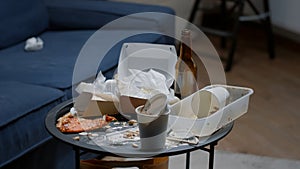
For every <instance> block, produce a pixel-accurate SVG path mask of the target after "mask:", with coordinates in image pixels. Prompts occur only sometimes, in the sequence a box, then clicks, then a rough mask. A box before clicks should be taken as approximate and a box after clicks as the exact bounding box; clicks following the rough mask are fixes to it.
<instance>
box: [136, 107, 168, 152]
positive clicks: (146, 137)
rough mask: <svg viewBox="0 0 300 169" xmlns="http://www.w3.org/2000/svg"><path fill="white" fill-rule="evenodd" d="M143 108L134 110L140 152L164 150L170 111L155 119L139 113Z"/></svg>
mask: <svg viewBox="0 0 300 169" xmlns="http://www.w3.org/2000/svg"><path fill="white" fill-rule="evenodd" d="M142 107H143V106H139V107H138V108H136V113H137V118H138V120H137V121H138V123H139V130H140V141H141V150H142V151H158V150H161V149H164V148H165V143H166V137H167V128H168V119H169V114H170V109H169V108H168V109H166V111H165V112H164V113H162V114H161V115H160V116H156V117H155V118H153V116H152V117H150V116H149V115H146V116H143V115H142V114H141V113H140V112H141V109H142Z"/></svg>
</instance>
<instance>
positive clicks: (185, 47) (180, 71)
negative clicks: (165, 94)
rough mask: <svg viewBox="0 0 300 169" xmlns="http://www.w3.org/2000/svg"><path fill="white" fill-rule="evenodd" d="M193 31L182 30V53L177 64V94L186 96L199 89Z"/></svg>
mask: <svg viewBox="0 0 300 169" xmlns="http://www.w3.org/2000/svg"><path fill="white" fill-rule="evenodd" d="M191 46H192V40H191V31H190V30H188V29H184V30H182V32H181V42H180V54H179V57H178V60H177V63H176V66H175V71H176V74H175V76H176V77H175V84H174V91H175V95H176V96H178V97H181V98H185V97H187V96H189V95H190V94H192V93H194V92H196V91H197V66H196V64H195V62H194V61H193V58H192V49H191Z"/></svg>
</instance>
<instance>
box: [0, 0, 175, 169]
mask: <svg viewBox="0 0 300 169" xmlns="http://www.w3.org/2000/svg"><path fill="white" fill-rule="evenodd" d="M43 1H47V2H46V4H44V2H43ZM138 12H163V13H168V14H174V11H173V10H172V9H170V8H166V7H161V6H153V5H140V4H133V3H123V2H111V1H99V0H27V1H25V0H21V1H19V0H1V1H0V22H1V23H0V168H1V169H2V168H3V169H19V168H30V169H38V168H46V169H61V168H74V152H73V151H72V149H71V147H70V146H66V145H65V144H64V143H61V142H60V141H58V140H54V139H53V138H52V137H51V136H50V135H49V133H48V132H47V131H46V129H45V126H44V119H45V116H46V114H47V113H48V112H49V110H50V109H51V108H53V107H54V106H55V105H57V104H58V103H61V102H62V101H64V100H66V99H70V98H71V97H72V95H71V93H72V89H71V87H72V85H73V82H72V77H73V71H74V70H73V69H74V66H75V62H76V60H77V59H78V58H77V56H78V55H79V53H80V51H81V48H82V47H83V46H84V44H85V42H86V41H87V40H88V39H89V38H90V36H91V35H92V34H93V33H94V32H95V31H96V30H97V29H98V28H99V27H101V26H103V25H105V24H107V23H108V22H111V21H113V20H114V19H118V18H120V17H123V16H126V15H129V14H133V13H138ZM127 21H128V22H127ZM132 23H134V24H132ZM132 25H133V26H134V30H135V31H137V30H138V31H141V32H142V33H143V34H140V35H135V36H131V37H129V38H126V37H124V38H123V39H118V38H120V37H119V35H121V34H124V32H125V33H126V32H130V31H133V28H132ZM136 25H138V27H137V26H136ZM128 26H129V27H128ZM173 26H174V23H173V20H172V19H171V20H169V19H167V18H166V17H164V16H158V17H149V16H146V17H132V18H130V19H129V20H126V21H125V22H123V23H121V24H118V25H117V27H109V28H107V27H106V29H105V30H104V31H103V32H102V34H101V36H100V37H99V38H100V39H101V40H102V41H101V43H96V44H93V46H95V47H96V48H97V51H105V52H102V54H101V56H105V57H104V59H103V60H102V62H101V64H100V66H98V65H97V66H98V67H95V69H96V71H95V72H97V70H98V71H99V70H101V71H102V72H103V73H104V75H105V76H106V77H107V78H110V77H112V76H113V73H114V70H115V68H116V67H117V64H118V58H119V54H120V49H121V46H122V44H123V43H124V42H147V43H172V41H170V40H169V39H168V37H166V36H162V35H161V33H162V34H163V32H165V31H166V30H169V28H171V29H173V28H174V27H173ZM147 30H148V31H147ZM135 31H134V32H135ZM130 35H134V34H130ZM32 36H40V37H41V38H42V40H43V41H44V48H43V49H42V50H40V51H35V52H26V51H24V45H25V40H26V39H27V38H29V37H32ZM111 39H118V41H117V42H116V43H114V47H113V48H111V49H110V50H105V49H106V48H105V46H106V47H107V46H108V45H107V44H109V43H108V42H109V41H110V40H111ZM109 47H110V46H109ZM100 53H101V52H100ZM103 53H104V54H103ZM95 55H99V53H97V52H96V53H95ZM82 61H83V62H87V61H89V58H88V56H86V58H85V57H84V59H83V60H82ZM88 66H90V65H89V64H87V65H86V66H83V68H86V67H88ZM90 67H92V66H90ZM95 72H91V70H89V73H92V74H94V73H95ZM87 78H88V77H87Z"/></svg>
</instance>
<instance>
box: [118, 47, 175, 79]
mask: <svg viewBox="0 0 300 169" xmlns="http://www.w3.org/2000/svg"><path fill="white" fill-rule="evenodd" d="M176 62H177V53H176V49H175V46H174V45H162V44H149V43H124V44H123V46H122V49H121V53H120V57H119V65H118V78H119V79H123V78H125V77H128V76H130V75H131V73H130V71H129V70H130V69H136V70H141V71H143V70H144V71H145V70H149V69H153V70H155V71H158V72H160V73H162V74H163V75H165V76H166V79H167V81H168V83H169V84H170V85H171V84H172V82H173V79H174V77H175V64H176Z"/></svg>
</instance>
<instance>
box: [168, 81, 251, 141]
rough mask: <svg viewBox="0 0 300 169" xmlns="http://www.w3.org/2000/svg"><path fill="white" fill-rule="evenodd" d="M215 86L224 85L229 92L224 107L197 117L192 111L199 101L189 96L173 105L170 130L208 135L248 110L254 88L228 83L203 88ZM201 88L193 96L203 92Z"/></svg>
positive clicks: (208, 87)
mask: <svg viewBox="0 0 300 169" xmlns="http://www.w3.org/2000/svg"><path fill="white" fill-rule="evenodd" d="M215 87H223V88H225V89H226V90H227V91H228V93H229V97H228V99H227V103H226V105H225V106H224V107H222V108H220V109H219V110H218V111H216V112H214V113H213V114H211V115H209V116H207V117H203V118H197V116H196V115H195V113H194V112H191V110H193V109H192V106H193V104H197V101H195V100H194V101H193V102H192V99H191V98H189V97H187V98H185V99H183V100H181V101H180V102H178V103H176V104H174V105H172V106H171V114H170V116H169V124H168V130H170V129H172V130H174V131H176V130H186V131H190V132H192V133H194V134H196V135H198V136H208V135H211V134H212V133H214V132H215V131H217V130H218V129H220V128H222V127H223V126H225V125H226V124H228V123H230V122H232V121H234V120H236V119H237V118H239V117H240V116H242V115H243V114H245V113H246V112H247V111H248V105H249V98H250V95H251V94H253V90H252V89H250V88H245V87H237V86H228V85H211V86H207V87H205V88H203V89H201V90H208V89H212V88H215ZM201 90H199V91H197V92H195V93H194V94H192V95H191V97H193V95H196V94H197V93H199V92H201ZM195 98H196V97H195Z"/></svg>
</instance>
